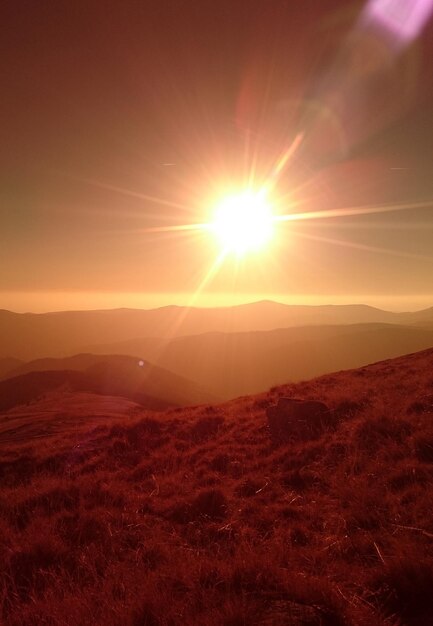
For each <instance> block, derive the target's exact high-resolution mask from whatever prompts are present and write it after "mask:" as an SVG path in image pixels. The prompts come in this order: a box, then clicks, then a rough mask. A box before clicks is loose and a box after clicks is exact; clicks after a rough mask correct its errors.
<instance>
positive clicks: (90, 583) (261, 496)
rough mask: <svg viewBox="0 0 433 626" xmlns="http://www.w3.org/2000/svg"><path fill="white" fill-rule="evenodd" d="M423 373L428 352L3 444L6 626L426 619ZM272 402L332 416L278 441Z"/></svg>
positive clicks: (415, 625) (0, 505)
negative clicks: (270, 423) (308, 406)
mask: <svg viewBox="0 0 433 626" xmlns="http://www.w3.org/2000/svg"><path fill="white" fill-rule="evenodd" d="M432 371H433V350H428V351H424V352H421V353H417V354H412V355H408V356H405V357H401V358H399V359H395V360H390V361H385V362H382V363H377V364H375V365H371V366H369V367H365V368H362V369H357V370H352V371H346V372H340V373H337V374H331V375H327V376H324V377H322V378H318V379H314V380H311V381H308V382H304V383H298V384H291V385H284V386H281V387H277V388H275V389H273V390H272V391H271V392H269V393H267V394H262V395H260V396H253V397H245V398H239V399H237V400H235V401H232V402H229V403H226V404H222V405H219V406H215V407H211V406H202V407H195V408H184V409H175V410H170V411H167V412H166V413H165V414H149V413H147V412H145V411H144V412H141V414H136V415H135V417H132V418H130V419H129V420H128V422H125V421H124V420H122V422H116V420H114V421H111V422H109V421H107V422H106V423H105V425H102V424H101V425H100V426H99V427H98V428H96V429H95V428H94V427H93V425H92V429H89V430H88V431H86V432H85V431H80V432H79V433H78V434H77V433H75V432H74V431H71V432H69V433H67V432H62V433H60V434H59V433H54V434H51V435H49V434H48V435H45V437H43V438H40V439H38V440H33V441H32V440H28V441H16V440H15V439H12V440H11V441H9V442H7V441H4V443H3V445H2V447H1V452H0V485H1V491H0V533H1V535H0V536H1V541H0V564H1V565H0V568H1V569H0V590H1V595H0V602H1V610H2V614H1V615H2V619H3V623H4V624H5V626H24V624H26V625H27V624H50V625H51V626H72V625H73V626H84V625H85V624H89V623H92V624H95V625H96V626H97V625H102V624H104V625H105V626H118V625H119V624H125V626H140V625H143V624H146V625H149V624H150V625H151V626H154V625H155V626H156V625H164V626H167V625H169V624H170V625H173V626H174V625H178V624H183V625H186V626H189V625H197V626H198V625H199V624H200V625H202V626H221V625H223V626H238V625H241V624H249V625H252V626H270V625H273V626H277V625H280V624H290V626H307V625H308V626H323V625H325V626H331V625H332V626H390V625H391V624H399V625H404V626H426V624H428V623H430V618H431V610H432V597H431V588H432V583H433V543H432V537H433V527H432V519H431V489H432V481H433V465H432V463H433V430H432V415H433V378H432ZM282 396H290V397H300V398H304V399H311V400H320V401H322V402H325V403H326V404H327V405H328V406H329V407H330V409H331V410H332V411H333V415H334V416H335V417H337V421H336V422H335V423H334V426H333V428H329V429H326V430H324V431H323V432H321V433H319V434H317V435H316V437H315V438H311V437H307V438H304V439H302V438H301V439H293V440H292V441H289V442H287V443H281V445H273V444H272V443H271V441H270V438H269V434H268V430H267V421H266V415H265V409H266V407H268V406H269V405H271V404H273V403H275V402H276V401H277V400H278V398H280V397H282ZM91 413H92V407H91V405H89V416H90V419H91ZM4 419H5V418H4ZM30 598H31V601H29V599H30Z"/></svg>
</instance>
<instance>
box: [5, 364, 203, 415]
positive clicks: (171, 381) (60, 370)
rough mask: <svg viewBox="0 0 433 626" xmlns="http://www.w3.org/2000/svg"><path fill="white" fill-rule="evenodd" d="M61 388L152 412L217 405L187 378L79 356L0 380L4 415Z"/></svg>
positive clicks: (24, 368)
mask: <svg viewBox="0 0 433 626" xmlns="http://www.w3.org/2000/svg"><path fill="white" fill-rule="evenodd" d="M9 376H11V377H9ZM59 388H68V389H71V390H73V391H84V392H88V393H93V394H95V393H96V394H102V395H116V396H121V397H124V398H129V399H130V400H133V401H134V402H138V403H139V404H141V405H143V406H144V407H146V408H148V409H152V410H163V409H166V408H168V407H169V406H185V405H191V404H200V403H203V402H206V401H207V402H209V401H212V400H215V396H212V395H210V394H209V393H207V392H205V391H204V390H202V389H200V388H199V387H198V386H197V385H195V384H194V383H192V382H190V381H189V380H187V379H186V378H184V377H182V376H178V375H176V374H173V373H171V372H169V371H167V370H165V369H163V368H161V367H157V366H154V365H152V364H150V363H148V362H146V361H143V360H139V359H135V358H133V357H128V356H113V355H110V356H96V355H92V354H80V355H76V356H74V357H71V358H66V359H40V360H38V361H35V362H30V363H27V364H24V365H22V366H20V367H19V368H17V369H16V370H14V371H13V372H11V373H10V374H9V375H8V377H7V378H6V379H5V380H3V381H1V380H0V410H2V409H9V408H11V407H13V406H16V405H18V404H22V403H27V402H30V401H33V400H35V399H36V398H38V397H39V396H41V395H43V394H45V393H48V392H51V391H53V390H55V389H59Z"/></svg>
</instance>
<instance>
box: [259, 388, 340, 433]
mask: <svg viewBox="0 0 433 626" xmlns="http://www.w3.org/2000/svg"><path fill="white" fill-rule="evenodd" d="M266 416H267V418H268V426H269V433H270V436H271V439H272V441H273V443H275V444H278V443H284V442H287V441H290V440H300V439H301V440H303V439H314V438H316V437H319V436H320V435H321V434H322V433H323V432H324V431H326V430H329V429H332V428H334V427H335V424H336V418H335V416H334V415H333V413H332V411H331V410H330V409H329V407H328V406H327V405H326V404H325V403H324V402H317V401H315V400H300V399H298V398H279V400H278V402H277V404H275V405H273V406H270V407H268V408H267V409H266Z"/></svg>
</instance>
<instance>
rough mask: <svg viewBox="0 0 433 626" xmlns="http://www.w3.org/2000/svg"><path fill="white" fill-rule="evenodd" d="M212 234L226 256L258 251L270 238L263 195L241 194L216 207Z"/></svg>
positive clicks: (269, 219)
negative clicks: (229, 253)
mask: <svg viewBox="0 0 433 626" xmlns="http://www.w3.org/2000/svg"><path fill="white" fill-rule="evenodd" d="M212 230H213V232H214V233H215V235H216V236H217V238H218V239H219V241H220V243H221V245H222V247H223V249H224V250H226V251H227V252H234V253H236V254H238V255H243V254H245V253H246V252H249V251H255V250H259V249H260V248H263V246H264V245H265V244H267V243H268V242H269V241H270V239H271V237H272V234H273V216H272V211H271V207H270V205H269V202H268V201H267V199H266V196H265V194H264V193H263V192H254V191H250V190H248V191H244V192H243V193H240V194H236V195H233V196H229V197H228V198H225V199H224V200H223V201H222V202H221V204H219V205H218V207H217V209H216V212H215V217H214V221H213V223H212Z"/></svg>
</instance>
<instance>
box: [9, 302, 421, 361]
mask: <svg viewBox="0 0 433 626" xmlns="http://www.w3.org/2000/svg"><path fill="white" fill-rule="evenodd" d="M418 321H423V322H428V321H433V309H427V310H425V311H419V312H416V313H391V312H388V311H381V310H379V309H375V308H373V307H369V306H365V305H341V306H331V305H330V306H293V305H286V304H280V303H277V302H270V301H263V302H254V303H252V304H245V305H240V306H234V307H221V308H214V309H205V308H194V307H190V308H187V307H177V306H168V307H163V308H160V309H151V310H134V309H116V310H107V311H69V312H61V313H41V314H33V313H12V312H10V311H0V358H1V357H6V356H14V357H17V358H21V359H25V360H27V359H36V358H41V357H46V356H52V357H59V356H69V355H71V354H75V353H77V352H82V351H83V349H84V348H85V346H89V345H91V344H102V343H104V344H106V343H109V342H110V343H111V342H116V341H124V340H128V339H134V338H136V337H166V338H172V337H179V336H184V335H191V334H200V333H205V332H226V333H227V332H240V331H256V330H271V329H274V328H287V327H289V326H305V325H310V324H311V325H317V324H318V325H323V324H354V323H367V322H368V323H373V322H374V323H396V324H413V323H417V322H418Z"/></svg>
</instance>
